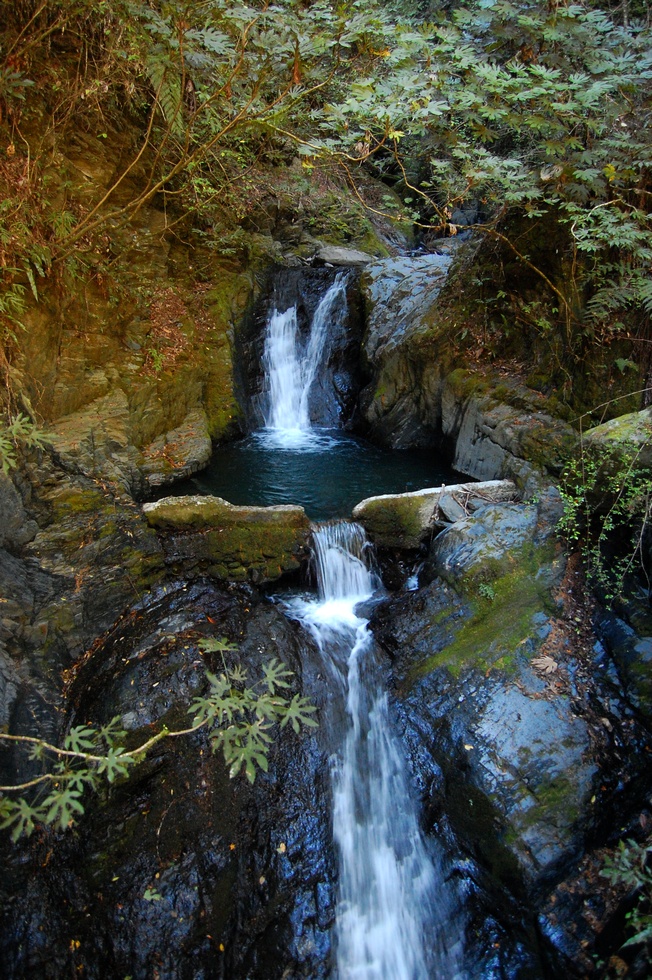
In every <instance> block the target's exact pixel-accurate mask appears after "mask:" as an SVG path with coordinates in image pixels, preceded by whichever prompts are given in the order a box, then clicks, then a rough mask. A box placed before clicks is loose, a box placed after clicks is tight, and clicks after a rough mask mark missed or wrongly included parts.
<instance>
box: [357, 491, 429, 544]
mask: <svg viewBox="0 0 652 980" xmlns="http://www.w3.org/2000/svg"><path fill="white" fill-rule="evenodd" d="M431 513H432V501H431V500H429V498H424V497H410V496H407V495H406V496H396V497H386V498H385V499H382V500H370V501H369V502H368V503H366V504H365V506H364V514H363V515H362V516H361V518H360V519H361V520H362V521H363V523H364V526H365V528H366V529H367V532H368V534H369V535H370V536H371V538H372V539H373V540H374V541H375V542H376V543H377V544H381V545H383V546H384V547H386V548H418V546H419V543H420V541H421V539H422V538H423V537H424V536H425V534H426V532H427V528H428V520H429V517H430V514H431Z"/></svg>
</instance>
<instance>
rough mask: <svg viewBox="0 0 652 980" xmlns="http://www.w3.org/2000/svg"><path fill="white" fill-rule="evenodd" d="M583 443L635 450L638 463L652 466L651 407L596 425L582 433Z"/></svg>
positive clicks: (614, 448) (612, 448) (606, 447)
mask: <svg viewBox="0 0 652 980" xmlns="http://www.w3.org/2000/svg"><path fill="white" fill-rule="evenodd" d="M584 441H585V442H586V443H587V444H588V445H590V446H602V447H604V448H605V449H610V450H616V451H617V450H618V449H627V448H630V449H635V450H637V451H638V461H639V463H640V464H641V465H643V466H652V406H650V407H648V408H644V409H643V411H641V412H630V413H629V414H627V415H620V416H618V418H615V419H610V420H609V422H603V423H602V425H596V426H595V428H593V429H589V431H588V432H585V433H584Z"/></svg>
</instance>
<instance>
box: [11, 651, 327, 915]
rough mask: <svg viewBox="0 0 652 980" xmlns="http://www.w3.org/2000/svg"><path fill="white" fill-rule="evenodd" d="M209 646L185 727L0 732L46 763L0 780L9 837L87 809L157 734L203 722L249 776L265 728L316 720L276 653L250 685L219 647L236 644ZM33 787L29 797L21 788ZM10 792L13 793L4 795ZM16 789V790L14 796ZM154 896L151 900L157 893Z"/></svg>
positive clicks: (67, 821) (215, 744)
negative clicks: (143, 734) (202, 684)
mask: <svg viewBox="0 0 652 980" xmlns="http://www.w3.org/2000/svg"><path fill="white" fill-rule="evenodd" d="M199 645H200V647H201V648H202V649H203V650H204V651H206V652H219V653H220V654H221V655H222V662H223V668H224V669H223V671H222V672H221V673H219V674H213V673H210V672H208V671H207V672H206V677H207V679H208V683H209V690H208V693H207V694H205V695H201V696H198V697H195V698H194V699H193V702H192V704H191V705H190V707H189V708H188V712H189V714H190V715H191V717H192V725H191V727H189V728H184V729H180V730H174V731H170V729H168V728H167V727H166V726H164V727H163V728H162V729H161V731H160V732H158V733H157V734H155V735H153V736H152V737H151V738H149V739H148V740H147V741H146V742H144V743H143V744H141V745H139V746H137V747H136V748H134V749H127V748H126V747H125V745H124V740H125V736H126V734H127V733H126V732H125V731H123V730H122V729H121V727H120V719H119V718H114V719H113V720H112V721H110V722H109V723H108V724H107V725H104V726H103V727H101V728H94V727H92V726H90V725H77V726H75V727H74V728H72V729H71V730H70V732H69V733H68V735H67V736H66V738H65V739H64V742H63V746H62V747H59V746H56V745H52V744H50V743H49V742H46V741H44V740H43V739H40V738H32V737H28V736H24V735H8V734H4V733H0V740H2V741H6V742H13V743H18V744H20V745H23V746H25V747H27V748H29V750H30V758H31V759H34V760H37V761H39V762H42V763H44V765H45V766H46V767H47V771H45V772H43V773H42V774H41V775H39V776H35V777H34V778H33V779H30V780H27V781H26V782H24V783H21V784H19V785H15V786H0V792H1V793H3V794H4V795H3V796H2V797H1V798H0V827H2V828H10V829H11V836H12V839H13V840H14V841H16V840H18V838H19V837H21V836H23V835H25V836H29V835H30V834H31V833H32V832H33V830H34V828H35V826H36V825H37V824H45V825H48V826H54V827H55V828H57V829H58V830H62V831H63V830H65V829H66V828H67V827H69V826H71V825H72V824H73V823H74V822H75V820H77V819H78V818H79V817H80V816H81V815H82V814H83V813H84V803H83V797H84V795H85V793H86V791H87V790H98V789H99V787H100V786H101V785H102V784H103V783H104V782H108V783H109V784H111V783H114V782H116V780H119V779H123V778H125V777H127V776H128V775H129V773H130V771H131V770H132V769H133V767H134V766H136V765H137V764H138V763H140V762H142V760H143V759H144V758H145V756H146V755H147V753H148V752H150V751H151V749H152V748H153V747H154V746H155V745H157V744H158V743H159V742H161V741H163V740H164V739H168V738H179V737H180V736H183V735H189V734H191V733H193V732H196V731H199V730H200V729H202V728H205V729H206V730H207V732H208V737H209V739H210V743H211V747H212V750H213V752H215V751H217V750H218V749H221V750H222V753H223V756H224V760H225V762H226V764H227V765H228V766H229V773H230V776H231V778H233V777H234V776H237V774H238V773H239V772H240V771H241V770H244V773H245V775H246V777H247V779H248V780H249V782H250V783H253V782H254V780H255V778H256V770H257V768H259V769H263V770H264V771H267V768H268V760H267V756H268V753H269V748H270V745H271V743H272V735H271V734H270V731H271V730H272V729H273V727H274V726H275V725H277V724H278V725H279V727H280V728H281V729H283V728H285V727H286V725H288V724H291V725H292V728H293V729H294V731H295V732H297V733H298V732H299V731H300V729H301V727H302V726H304V727H308V728H310V727H316V726H317V722H316V721H315V719H314V718H313V714H314V713H315V711H316V708H314V707H313V706H312V705H311V704H310V703H309V702H308V700H307V699H306V698H304V697H302V696H301V695H299V694H295V695H293V696H292V697H291V698H290V697H287V696H285V695H284V694H283V693H282V692H283V691H284V690H286V689H287V688H289V686H290V684H289V680H290V678H291V677H292V676H293V675H292V672H291V671H289V670H287V668H286V667H285V665H284V664H282V663H280V662H279V661H278V660H276V659H274V660H271V661H270V662H269V663H267V664H266V665H265V666H264V668H263V677H262V679H261V681H260V682H259V683H258V684H256V685H251V686H250V685H248V683H247V673H246V671H245V670H243V669H242V667H241V666H240V665H238V664H236V665H235V666H232V667H229V666H227V665H226V661H225V659H224V654H225V653H227V652H229V653H232V652H234V651H235V650H236V649H237V648H236V647H235V645H234V644H231V643H228V642H227V641H226V640H215V639H208V640H203V641H201V642H200V644H199ZM28 792H31V793H32V794H34V795H32V796H30V797H29V798H28V797H27V796H26V795H25V794H26V793H28ZM7 794H12V795H7ZM13 794H20V795H19V796H18V798H17V799H16V798H14V797H13ZM150 898H151V900H156V897H155V895H154V894H152V896H150Z"/></svg>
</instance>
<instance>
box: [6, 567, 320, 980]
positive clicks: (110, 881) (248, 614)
mask: <svg viewBox="0 0 652 980" xmlns="http://www.w3.org/2000/svg"><path fill="white" fill-rule="evenodd" d="M203 636H226V637H227V638H228V639H229V640H231V641H233V642H235V643H237V644H238V647H239V652H238V654H237V657H238V659H239V661H240V662H241V664H242V665H243V666H244V667H245V668H246V669H247V670H248V672H249V679H250V680H254V679H255V678H256V676H257V675H258V674H259V671H260V665H261V664H262V663H264V662H266V661H267V660H269V659H270V658H271V657H274V656H276V657H279V658H280V659H283V660H284V662H285V663H286V664H287V665H288V667H289V668H290V669H292V670H293V671H294V672H295V678H294V681H293V684H294V686H295V688H296V690H299V689H300V687H301V665H300V661H299V653H298V646H297V640H296V630H295V628H294V627H293V626H292V625H291V624H290V623H289V622H288V621H287V620H286V619H285V617H283V616H282V614H281V613H280V612H279V611H278V610H277V608H276V607H275V606H274V605H272V604H271V603H269V602H267V601H262V600H261V598H260V596H257V595H256V594H255V593H254V592H253V591H251V590H249V589H247V588H239V589H238V588H233V587H232V588H230V589H226V590H221V591H220V590H217V589H216V588H215V587H214V586H212V585H210V584H207V583H202V582H199V583H196V584H194V585H192V586H184V585H176V586H169V587H167V589H160V590H159V591H158V592H157V593H155V595H154V596H153V597H152V598H151V599H150V600H148V601H147V602H146V603H144V604H142V605H141V606H140V607H136V608H135V609H134V610H132V611H131V613H129V614H128V615H126V616H124V617H122V619H121V620H119V621H118V623H117V624H116V625H115V627H114V628H113V629H112V630H111V631H110V632H109V634H108V636H107V637H106V638H105V639H104V640H103V641H101V642H100V643H99V644H97V645H96V647H95V649H94V650H93V651H92V652H91V653H90V655H88V657H87V658H86V659H85V662H84V663H83V664H82V666H81V667H80V668H79V670H78V672H77V675H76V678H75V680H74V681H73V684H72V687H71V690H70V704H71V705H72V706H73V707H72V712H71V718H70V721H71V723H73V724H79V723H81V722H82V721H83V722H88V723H91V724H94V725H98V724H101V723H104V722H106V721H108V720H109V719H110V718H111V717H113V716H114V715H116V714H119V715H120V716H121V718H122V722H123V724H124V726H125V728H127V729H128V730H129V736H128V738H129V740H130V741H131V740H133V742H134V743H137V744H141V743H142V742H143V741H144V740H145V739H146V738H147V737H149V736H150V735H151V734H152V733H153V731H155V730H158V728H159V727H160V724H161V723H162V722H165V723H166V724H167V725H168V726H169V727H170V728H176V729H179V728H182V727H187V725H188V715H187V713H186V709H187V706H188V704H189V703H190V701H191V700H192V697H193V696H194V695H196V694H199V693H200V692H201V691H202V690H203V689H204V688H205V685H206V682H205V679H204V671H205V669H206V668H208V669H212V670H218V671H219V668H220V663H217V662H215V657H217V656H219V655H214V654H210V655H209V654H202V652H201V650H200V649H199V648H198V646H197V643H198V641H199V640H200V639H201V638H202V637H203ZM310 669H311V668H310V667H309V668H308V670H310ZM328 797H329V789H328V773H327V771H326V764H325V757H324V754H323V752H322V751H321V749H320V746H319V742H318V736H314V735H311V734H310V733H308V734H306V733H305V732H302V733H301V734H299V735H296V734H295V733H294V732H293V731H292V729H291V727H290V726H288V728H287V729H285V730H284V731H283V732H282V733H281V735H280V736H279V738H278V739H277V741H276V742H275V744H274V745H273V747H272V750H271V754H270V768H269V772H268V773H262V772H261V773H259V774H258V776H257V778H256V781H255V783H254V785H253V786H251V785H249V783H248V782H247V781H246V780H245V779H244V777H243V776H240V777H236V778H235V779H233V780H230V779H229V777H228V773H227V770H226V767H225V765H224V763H223V760H222V758H221V756H220V755H213V754H211V751H210V747H209V745H208V741H207V740H206V738H205V737H204V736H203V735H202V733H195V734H193V735H191V736H186V737H183V738H177V739H173V740H167V741H166V742H165V743H161V744H159V746H157V747H156V749H155V750H154V751H153V752H152V754H151V756H149V757H148V758H147V759H146V761H145V762H144V763H143V764H141V765H140V766H139V767H138V768H137V769H136V770H135V771H134V773H133V775H132V776H131V777H130V779H129V780H127V781H124V782H122V783H120V784H119V785H116V786H115V787H114V788H112V789H111V790H110V792H104V793H101V794H100V795H99V796H96V797H93V798H88V800H87V812H86V814H85V815H84V817H83V818H82V819H81V820H80V822H79V824H78V825H77V827H76V828H74V829H73V830H70V831H68V832H67V833H65V834H60V833H55V832H53V831H47V832H40V833H39V834H37V835H35V837H34V838H32V840H31V842H30V843H29V844H27V845H20V846H18V847H16V848H12V849H10V850H9V852H8V860H7V866H6V868H5V871H4V874H3V876H2V885H1V886H0V887H1V888H2V893H3V894H2V896H1V897H2V904H3V906H4V914H3V921H2V930H1V932H2V944H1V951H0V972H1V973H2V975H4V976H8V977H12V978H23V977H30V978H31V977H35V976H38V977H43V978H52V980H54V978H60V977H63V976H70V975H83V976H85V977H89V978H97V980H106V978H114V977H115V978H118V977H119V978H121V980H122V978H124V977H125V976H131V977H133V978H134V980H136V978H143V980H145V978H148V980H149V978H152V977H157V978H159V980H163V978H170V980H171V978H175V980H177V978H179V980H191V978H192V980H197V978H199V977H202V978H226V977H228V978H232V980H236V978H243V980H244V978H245V977H246V978H260V980H272V978H281V977H311V978H320V977H326V976H327V975H328V972H329V963H330V937H329V931H330V926H331V924H332V920H333V914H334V900H333V877H334V870H333V867H334V865H333V857H332V848H331V842H330V827H329V816H328V812H329V806H328V803H327V801H328Z"/></svg>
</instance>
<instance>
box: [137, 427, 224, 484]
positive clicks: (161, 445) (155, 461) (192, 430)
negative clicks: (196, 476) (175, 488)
mask: <svg viewBox="0 0 652 980" xmlns="http://www.w3.org/2000/svg"><path fill="white" fill-rule="evenodd" d="M212 448H213V446H212V442H211V437H210V433H209V429H208V417H207V415H206V412H205V411H204V410H203V409H196V410H195V411H194V412H189V413H188V415H187V416H186V417H185V419H184V420H183V422H182V423H181V425H179V426H177V428H176V429H172V431H171V432H166V433H164V434H163V435H161V436H159V437H158V438H157V439H155V440H154V442H152V443H150V445H149V446H147V448H146V449H144V450H143V459H142V463H141V465H140V469H141V470H142V472H143V473H144V474H145V478H146V480H147V483H148V485H149V486H150V487H152V488H153V487H160V486H162V485H163V484H165V483H170V482H172V481H173V480H180V479H183V478H184V477H188V476H191V475H192V474H193V473H196V472H197V471H198V470H201V469H203V468H204V467H205V466H206V465H207V463H208V461H209V460H210V458H211V452H212Z"/></svg>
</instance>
